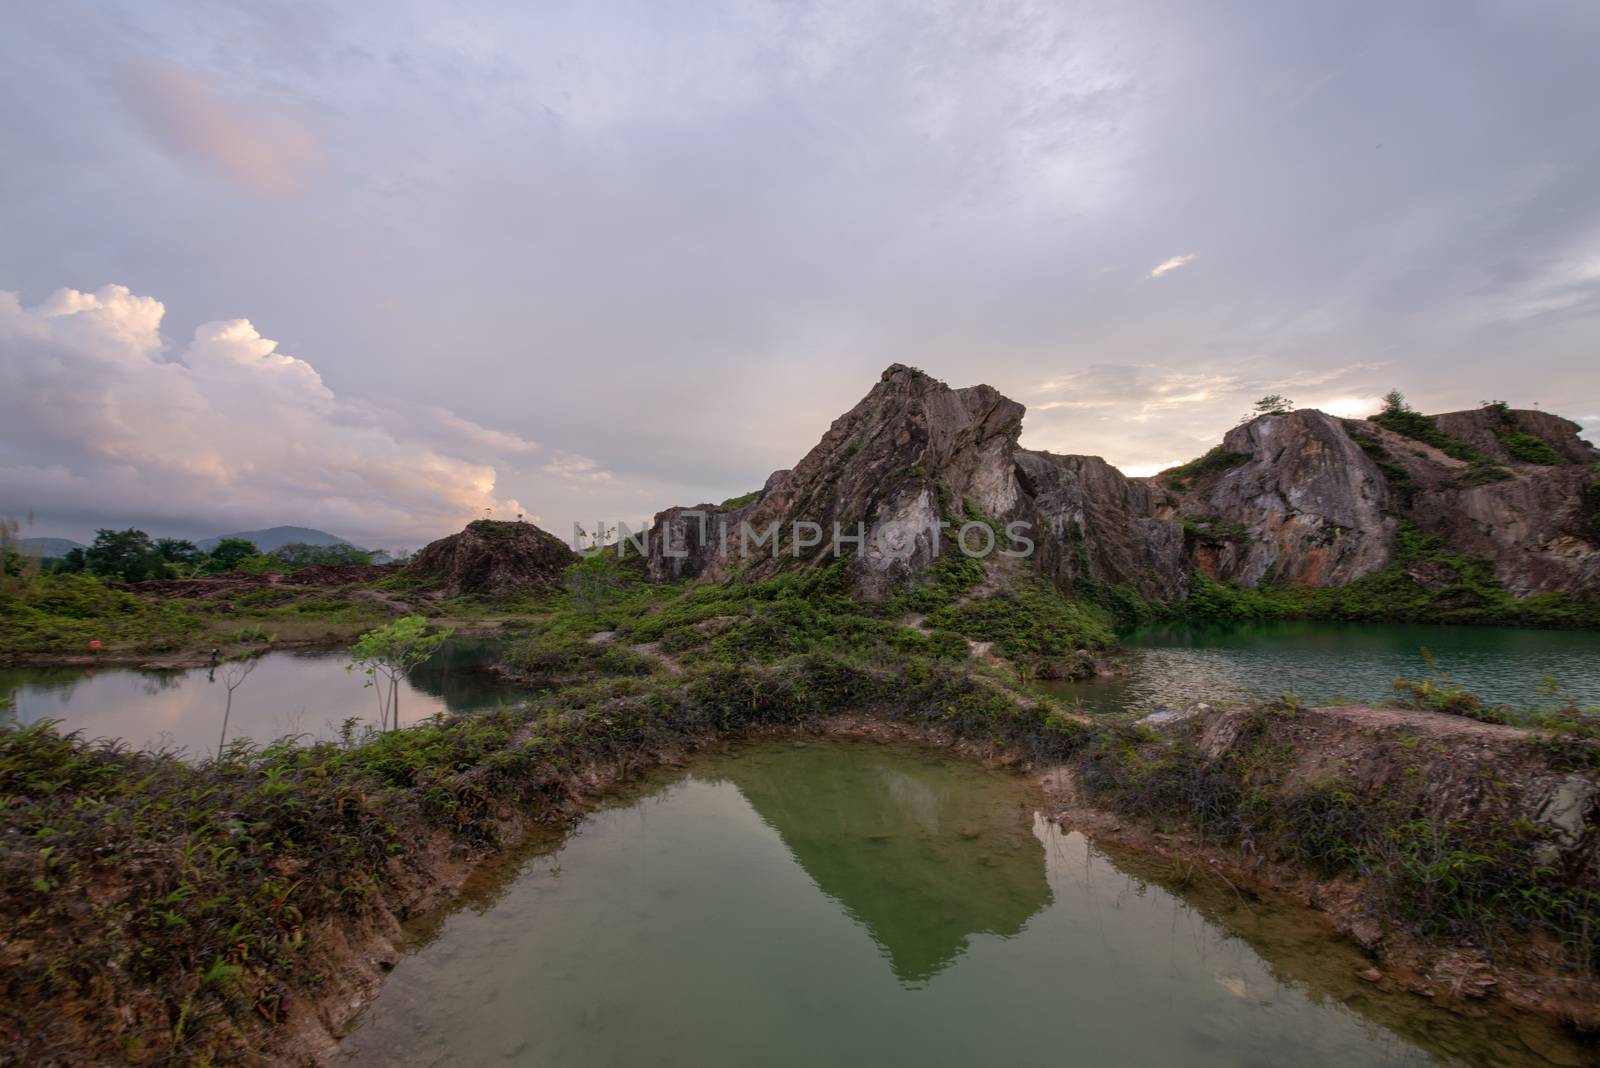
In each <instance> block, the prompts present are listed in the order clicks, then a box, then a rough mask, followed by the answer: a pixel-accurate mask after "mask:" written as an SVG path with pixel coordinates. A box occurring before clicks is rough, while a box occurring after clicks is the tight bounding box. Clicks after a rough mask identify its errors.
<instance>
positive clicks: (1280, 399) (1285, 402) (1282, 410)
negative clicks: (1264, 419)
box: [1256, 393, 1294, 415]
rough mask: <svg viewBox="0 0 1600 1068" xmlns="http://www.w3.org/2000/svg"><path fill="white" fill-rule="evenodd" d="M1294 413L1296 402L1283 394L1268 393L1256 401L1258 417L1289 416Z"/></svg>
mask: <svg viewBox="0 0 1600 1068" xmlns="http://www.w3.org/2000/svg"><path fill="white" fill-rule="evenodd" d="M1292 411H1294V401H1292V400H1290V399H1289V398H1288V397H1285V396H1284V395H1283V394H1282V393H1268V394H1267V395H1266V396H1265V397H1262V398H1261V399H1260V400H1258V401H1256V414H1257V415H1287V414H1288V413H1289V412H1292Z"/></svg>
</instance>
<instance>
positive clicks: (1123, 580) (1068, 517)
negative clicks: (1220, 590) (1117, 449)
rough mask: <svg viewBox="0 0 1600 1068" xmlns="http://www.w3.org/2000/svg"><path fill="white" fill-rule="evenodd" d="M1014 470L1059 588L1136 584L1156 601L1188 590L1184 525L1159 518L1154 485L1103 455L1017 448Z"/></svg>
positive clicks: (1048, 571) (1045, 566)
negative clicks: (1105, 458) (1113, 463)
mask: <svg viewBox="0 0 1600 1068" xmlns="http://www.w3.org/2000/svg"><path fill="white" fill-rule="evenodd" d="M1016 467H1017V481H1018V484H1019V486H1020V488H1021V490H1022V498H1023V501H1024V502H1025V503H1024V507H1023V508H1022V509H1020V510H1019V511H1021V512H1023V513H1024V514H1025V515H1026V518H1027V520H1028V530H1029V534H1030V536H1031V537H1032V539H1033V541H1034V542H1035V549H1034V551H1035V554H1036V555H1035V559H1036V560H1037V562H1038V566H1039V568H1040V569H1041V571H1042V572H1043V573H1044V574H1045V575H1047V576H1049V577H1050V578H1051V579H1052V580H1054V582H1055V583H1056V585H1057V586H1059V587H1060V588H1061V589H1073V588H1080V587H1082V585H1083V584H1085V583H1092V584H1095V585H1099V586H1131V587H1133V588H1134V589H1135V590H1136V591H1137V592H1138V593H1139V596H1141V597H1144V598H1146V599H1147V600H1152V601H1181V600H1183V599H1184V598H1185V597H1187V596H1188V595H1189V569H1188V567H1187V566H1186V563H1185V556H1184V552H1185V548H1184V527H1183V524H1182V523H1181V522H1179V521H1177V520H1174V519H1172V518H1170V517H1158V516H1157V515H1156V513H1155V507H1154V501H1155V497H1156V494H1155V493H1154V492H1153V491H1152V489H1151V487H1150V486H1149V484H1147V483H1146V482H1144V481H1142V480H1139V479H1132V478H1128V477H1127V476H1126V475H1124V474H1123V473H1122V472H1121V471H1118V470H1117V469H1116V468H1115V467H1112V466H1111V465H1110V464H1108V463H1106V462H1105V461H1104V460H1102V459H1101V458H1100V457H1098V456H1057V455H1056V454H1054V453H1048V452H1029V451H1027V450H1026V449H1019V450H1017V454H1016Z"/></svg>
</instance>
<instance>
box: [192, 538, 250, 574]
mask: <svg viewBox="0 0 1600 1068" xmlns="http://www.w3.org/2000/svg"><path fill="white" fill-rule="evenodd" d="M259 555H260V553H259V552H258V551H257V549H256V543H255V542H253V541H251V540H250V539H249V538H223V539H222V540H221V541H219V542H217V544H216V547H215V548H214V549H212V550H211V552H210V554H209V555H208V556H207V557H206V563H205V572H206V574H208V575H218V574H221V573H222V572H224V571H234V570H236V569H237V568H238V567H239V565H240V564H242V563H244V562H245V561H246V560H248V559H250V558H251V557H253V556H259Z"/></svg>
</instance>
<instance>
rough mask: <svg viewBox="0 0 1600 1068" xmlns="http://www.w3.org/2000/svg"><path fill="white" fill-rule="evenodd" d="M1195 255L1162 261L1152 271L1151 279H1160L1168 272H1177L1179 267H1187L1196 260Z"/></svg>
mask: <svg viewBox="0 0 1600 1068" xmlns="http://www.w3.org/2000/svg"><path fill="white" fill-rule="evenodd" d="M1194 256H1195V254H1194V253H1193V252H1190V253H1188V254H1186V255H1183V256H1174V257H1172V258H1171V259H1170V260H1162V261H1161V262H1160V263H1158V264H1156V265H1155V267H1154V268H1153V269H1152V270H1151V271H1150V277H1151V278H1160V277H1161V276H1162V275H1164V274H1166V273H1167V272H1168V271H1176V270H1177V269H1178V268H1179V267H1183V266H1185V265H1187V264H1188V263H1189V262H1190V261H1192V260H1193V259H1194Z"/></svg>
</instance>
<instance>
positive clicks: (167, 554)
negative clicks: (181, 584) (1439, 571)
mask: <svg viewBox="0 0 1600 1068" xmlns="http://www.w3.org/2000/svg"><path fill="white" fill-rule="evenodd" d="M155 554H156V559H157V560H158V561H160V564H161V567H162V570H163V571H165V572H166V574H167V575H169V576H171V577H173V578H193V577H194V575H195V572H196V571H198V570H199V569H200V564H201V562H202V561H203V560H204V559H205V554H204V553H202V552H201V551H200V550H199V549H198V548H196V547H195V544H194V542H192V541H185V540H184V539H182V538H157V539H156V544H155Z"/></svg>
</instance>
